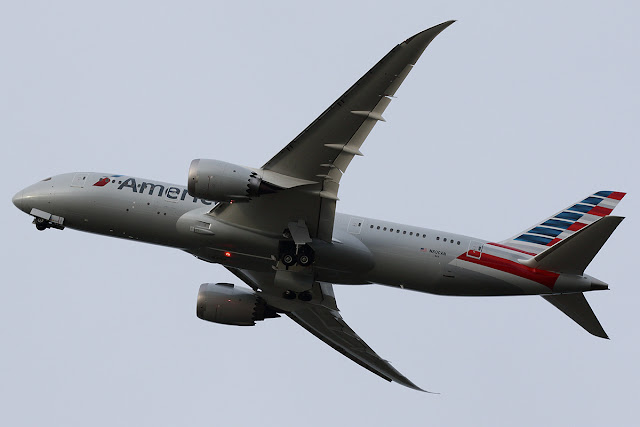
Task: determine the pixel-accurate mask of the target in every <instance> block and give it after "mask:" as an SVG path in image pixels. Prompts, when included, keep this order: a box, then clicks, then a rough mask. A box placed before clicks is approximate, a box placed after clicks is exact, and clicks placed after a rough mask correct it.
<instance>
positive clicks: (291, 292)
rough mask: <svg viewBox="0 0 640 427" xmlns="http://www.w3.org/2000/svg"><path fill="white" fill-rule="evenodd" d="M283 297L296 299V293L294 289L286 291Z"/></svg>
mask: <svg viewBox="0 0 640 427" xmlns="http://www.w3.org/2000/svg"><path fill="white" fill-rule="evenodd" d="M282 297H283V298H284V299H296V293H295V292H293V291H284V293H283V294H282Z"/></svg>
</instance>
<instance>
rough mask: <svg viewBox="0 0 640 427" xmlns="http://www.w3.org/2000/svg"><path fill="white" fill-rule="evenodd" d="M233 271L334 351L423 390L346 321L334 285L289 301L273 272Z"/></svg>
mask: <svg viewBox="0 0 640 427" xmlns="http://www.w3.org/2000/svg"><path fill="white" fill-rule="evenodd" d="M229 271H231V272H232V273H233V274H235V275H236V276H237V277H238V278H240V279H241V280H242V281H244V282H245V283H246V284H248V285H249V286H251V287H252V288H253V289H254V290H257V291H258V290H259V291H261V292H259V294H260V297H261V298H263V299H264V300H265V301H266V303H267V304H268V305H269V306H270V307H272V308H274V309H276V310H277V311H279V312H282V313H285V314H286V315H287V316H289V317H290V318H291V319H292V320H294V321H295V322H296V323H298V324H299V325H300V326H302V327H303V328H305V329H306V330H307V331H309V332H311V333H312V334H313V335H315V336H316V337H317V338H319V339H320V340H322V341H324V342H325V343H326V344H329V345H330V346H331V347H333V348H334V349H335V350H337V351H338V352H340V353H341V354H343V355H345V356H346V357H348V358H349V359H351V360H353V361H354V362H356V363H357V364H359V365H360V366H362V367H364V368H366V369H368V370H369V371H371V372H373V373H374V374H376V375H378V376H380V377H382V378H384V379H385V380H387V381H394V382H397V383H398V384H402V385H404V386H406V387H410V388H412V389H415V390H420V391H425V390H422V389H421V388H420V387H418V386H416V385H415V384H414V383H413V382H411V381H410V380H409V379H407V377H405V376H404V375H402V374H401V373H400V372H398V371H397V370H396V369H395V368H394V367H393V366H391V364H390V363H389V362H388V361H386V360H384V359H382V358H381V357H380V356H378V355H377V354H376V352H374V351H373V350H372V349H371V347H369V346H368V345H367V343H365V342H364V341H363V340H362V338H360V337H359V336H358V335H357V334H356V333H355V332H354V331H353V329H351V328H350V327H349V325H347V324H346V323H345V321H344V320H343V319H342V316H341V315H340V313H339V310H338V307H337V305H336V300H335V295H334V293H333V286H332V285H331V284H329V283H319V282H316V283H315V284H314V286H313V288H312V291H311V292H312V296H313V298H312V299H311V301H308V302H304V301H300V300H296V299H294V300H289V299H285V298H283V297H282V296H281V295H282V294H281V292H279V291H278V290H276V289H275V288H274V285H273V279H274V273H269V272H255V271H249V270H241V269H235V268H229Z"/></svg>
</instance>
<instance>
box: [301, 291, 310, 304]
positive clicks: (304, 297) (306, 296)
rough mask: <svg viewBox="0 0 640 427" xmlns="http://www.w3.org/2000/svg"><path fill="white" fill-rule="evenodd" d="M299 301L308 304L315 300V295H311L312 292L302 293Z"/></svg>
mask: <svg viewBox="0 0 640 427" xmlns="http://www.w3.org/2000/svg"><path fill="white" fill-rule="evenodd" d="M298 299H299V300H300V301H304V302H308V301H311V300H312V299H313V295H311V292H309V291H304V292H300V293H299V294H298Z"/></svg>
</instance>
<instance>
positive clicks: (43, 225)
mask: <svg viewBox="0 0 640 427" xmlns="http://www.w3.org/2000/svg"><path fill="white" fill-rule="evenodd" d="M36 228H37V229H38V230H40V231H44V230H46V229H47V228H48V225H47V221H46V220H45V219H44V218H36Z"/></svg>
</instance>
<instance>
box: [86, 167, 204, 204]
mask: <svg viewBox="0 0 640 427" xmlns="http://www.w3.org/2000/svg"><path fill="white" fill-rule="evenodd" d="M120 176H122V175H113V176H111V177H104V178H101V179H99V180H98V182H96V183H95V184H93V186H94V187H104V186H105V185H107V184H109V182H111V178H113V177H120ZM114 182H115V181H114ZM126 188H128V189H130V190H131V191H132V192H134V193H140V194H146V195H148V196H153V195H156V196H158V197H163V196H164V197H166V198H167V199H169V200H175V201H178V200H181V201H184V200H185V199H186V198H187V196H189V193H188V190H187V189H186V188H185V187H174V186H171V187H167V188H165V186H164V185H162V184H154V183H153V182H147V181H142V182H141V183H139V184H138V183H137V182H136V179H135V178H127V179H126V180H124V181H122V183H120V182H119V185H118V190H123V189H126ZM145 192H146V193H145ZM189 197H191V196H189ZM198 200H199V201H200V202H202V204H203V205H207V206H210V205H212V204H213V202H210V201H208V200H204V199H198V198H197V197H193V203H197V202H198Z"/></svg>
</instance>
